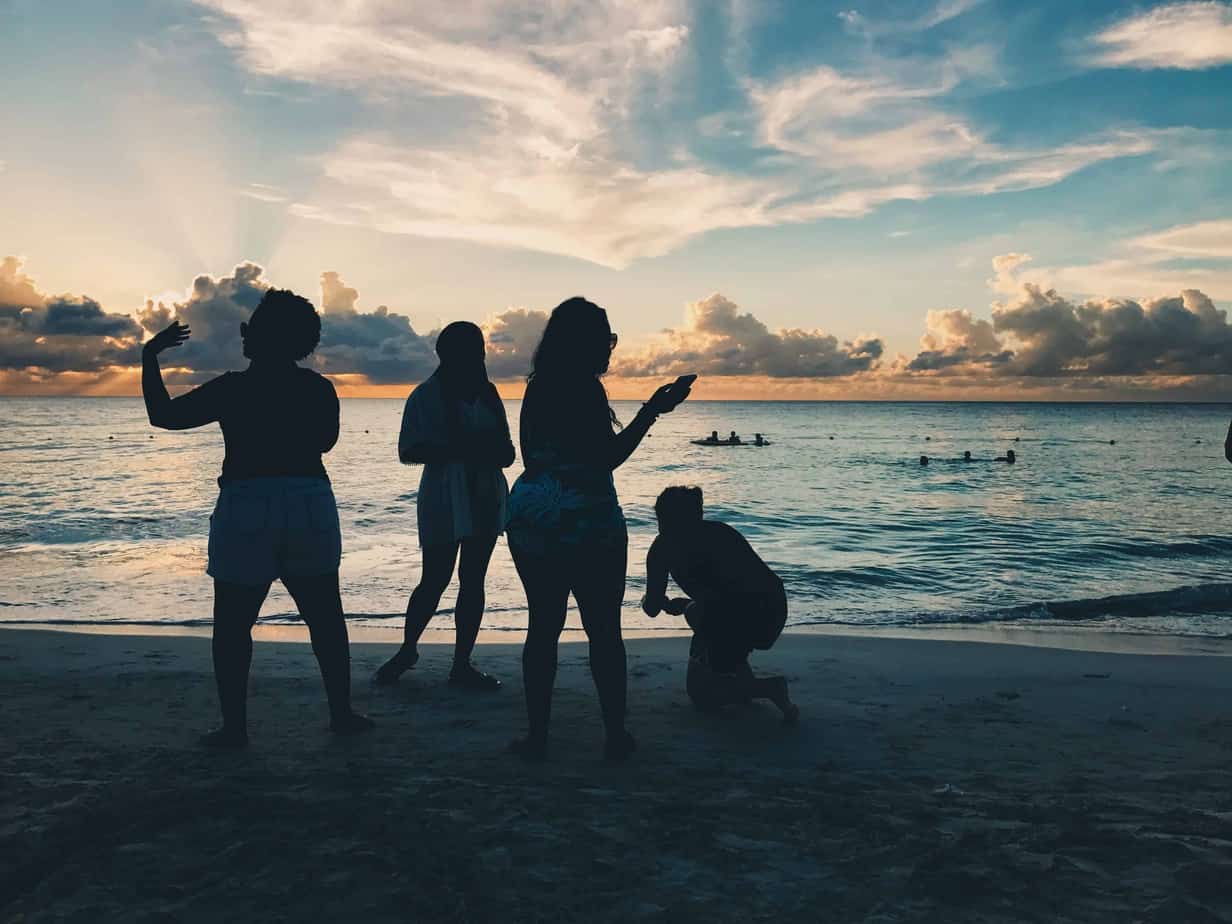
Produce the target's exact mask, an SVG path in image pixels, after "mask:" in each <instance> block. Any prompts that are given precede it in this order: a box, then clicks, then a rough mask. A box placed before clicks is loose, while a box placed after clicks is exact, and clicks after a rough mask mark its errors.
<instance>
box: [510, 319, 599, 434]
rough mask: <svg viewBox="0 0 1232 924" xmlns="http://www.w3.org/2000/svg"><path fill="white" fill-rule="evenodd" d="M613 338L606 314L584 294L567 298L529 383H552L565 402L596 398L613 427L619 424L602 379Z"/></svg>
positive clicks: (539, 350)
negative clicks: (589, 395) (585, 397)
mask: <svg viewBox="0 0 1232 924" xmlns="http://www.w3.org/2000/svg"><path fill="white" fill-rule="evenodd" d="M611 338H612V328H611V325H610V324H609V323H608V320H607V312H606V311H604V310H603V309H602V308H600V307H599V306H598V305H596V304H595V303H594V302H592V301H589V300H587V299H585V298H582V297H581V296H580V295H575V296H574V297H573V298H568V299H565V300H564V301H563V302H561V303H560V304H559V305H557V306H556V307H555V308H554V309H552V314H551V315H550V316H549V317H548V323H547V325H546V326H545V327H544V328H543V336H542V337H541V338H540V339H539V345H538V346H537V347H535V354H534V357H533V358H532V360H531V371H530V374H529V375H527V377H526V381H527V382H528V383H529V382H534V381H537V380H538V381H540V382H543V383H545V384H546V383H547V382H551V384H552V391H553V392H554V393H555V394H556V397H557V399H558V400H560V401H562V402H572V401H574V400H576V399H577V398H579V397H583V396H585V395H588V394H593V395H596V397H597V398H599V399H601V400H602V402H603V405H604V408H605V410H606V411H607V415H608V418H609V419H610V420H611V422H612V424H613V425H618V423H619V421H617V419H616V412H615V411H613V410H612V406H611V404H610V403H609V402H608V398H607V389H605V388H604V387H603V382H602V381H601V380H600V378H599V377H600V376H601V375H603V373H604V372H606V371H607V361H608V356H609V354H610V352H611V343H612V340H611Z"/></svg>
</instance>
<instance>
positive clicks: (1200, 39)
mask: <svg viewBox="0 0 1232 924" xmlns="http://www.w3.org/2000/svg"><path fill="white" fill-rule="evenodd" d="M1091 45H1092V46H1093V47H1094V50H1095V61H1096V63H1098V64H1101V65H1103V66H1105V67H1133V68H1140V69H1152V68H1179V69H1182V70H1201V69H1204V68H1209V67H1221V66H1223V65H1226V64H1232V4H1229V3H1224V2H1214V0H1206V2H1195V3H1171V4H1166V5H1164V6H1158V7H1156V8H1155V9H1152V10H1146V11H1145V12H1141V13H1135V14H1133V15H1131V16H1128V17H1126V18H1125V19H1122V20H1120V21H1118V22H1116V23H1113V24H1112V25H1111V26H1109V27H1107V28H1106V29H1104V30H1102V31H1101V32H1098V33H1096V34H1095V35H1094V36H1092V38H1091Z"/></svg>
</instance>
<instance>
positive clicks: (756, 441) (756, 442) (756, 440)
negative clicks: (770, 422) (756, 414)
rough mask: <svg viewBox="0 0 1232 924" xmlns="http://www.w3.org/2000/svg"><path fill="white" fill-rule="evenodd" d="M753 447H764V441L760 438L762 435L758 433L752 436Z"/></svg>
mask: <svg viewBox="0 0 1232 924" xmlns="http://www.w3.org/2000/svg"><path fill="white" fill-rule="evenodd" d="M753 445H754V446H765V445H766V441H765V439H763V438H762V435H761V434H760V433H754V434H753Z"/></svg>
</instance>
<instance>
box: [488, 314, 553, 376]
mask: <svg viewBox="0 0 1232 924" xmlns="http://www.w3.org/2000/svg"><path fill="white" fill-rule="evenodd" d="M547 322H548V312H546V311H539V310H536V309H528V308H510V309H509V310H507V311H503V312H501V313H499V314H495V315H493V316H492V317H490V318H488V319H487V320H486V321H484V323H483V324H482V327H483V332H484V337H485V338H486V340H487V342H488V356H487V366H488V375H489V376H491V377H492V378H494V379H502V380H508V379H517V378H523V377H525V376H526V374H527V373H529V372H530V365H531V360H532V359H533V358H534V354H535V347H537V346H538V345H539V338H540V337H541V336H542V335H543V328H544V326H545V325H546V324H547Z"/></svg>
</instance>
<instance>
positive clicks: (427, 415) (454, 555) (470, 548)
mask: <svg viewBox="0 0 1232 924" xmlns="http://www.w3.org/2000/svg"><path fill="white" fill-rule="evenodd" d="M436 355H437V356H438V357H440V365H439V366H438V367H437V370H436V371H435V372H434V373H432V375H431V376H429V377H428V379H427V380H426V381H424V382H423V383H422V384H420V385H419V386H418V387H416V388H415V390H414V391H413V392H411V395H410V397H409V398H407V399H406V408H405V410H404V411H403V414H402V431H401V433H400V434H399V436H398V458H399V459H400V460H401V461H402V462H403V463H404V464H406V465H422V466H423V474H422V475H421V476H420V479H419V493H418V495H417V499H416V514H417V524H418V528H419V545H420V547H421V549H422V551H423V571H422V573H421V575H420V579H419V584H418V586H416V588H415V590H414V591H413V592H412V593H411V599H410V601H409V602H408V603H407V606H406V627H405V630H404V635H403V642H402V647H401V648H399V649H398V652H397V653H396V654H395V655H394V656H393V657H392V658H390V659H389V660H388V661H386V662H385V663H384V664H383V665H381V668H380V670H378V671H377V672H376V677H375V680H376V682H377V683H379V684H391V683H395V682H397V680H398V678H399V677H400V676H401V675H402V674H403V673H404V672H405V671H407V670H409V669H410V668H412V667H414V666H415V662H416V661H418V660H419V649H418V645H419V638H420V636H421V635H423V632H424V629H426V628H427V626H428V621H429V620H430V619H431V618H432V617H433V615H435V613H436V610H437V607H438V606H439V605H440V602H441V595H442V594H443V593H444V592H445V588H446V587H448V586H449V582H450V580H452V579H453V573H454V566H455V564H456V565H457V569H458V599H457V602H456V603H455V604H454V629H455V641H454V650H453V668H452V669H451V670H450V672H449V682H450V683H451V684H455V685H457V686H463V687H468V688H470V689H476V690H495V689H497V688H499V687H500V681H499V680H497V679H496V678H495V677H492V676H490V675H488V674H485V673H483V672H482V671H480V670H478V669H477V668H475V667H474V666H473V665H472V664H471V660H470V659H471V653H472V652H473V651H474V649H475V639H476V638H478V637H479V624H480V622H481V621H482V620H483V607H484V591H483V585H484V580H485V579H486V577H487V572H488V562H489V561H490V560H491V558H492V550H493V548H494V547H495V546H496V539H497V537H498V536H499V535H500V534H501V532H502V531H503V529H504V526H505V503H506V499H507V497H508V494H509V487H508V485H507V484H506V482H505V476H504V474H503V473H502V471H501V469H503V468H507V467H508V466H510V465H512V464H513V458H514V452H513V440H512V439H511V438H510V436H509V421H508V420H507V419H506V417H505V406H504V405H503V404H502V403H501V400H500V395H498V394H497V393H496V387H495V386H494V385H493V384H492V383H491V382H490V381H489V380H488V373H487V368H486V367H485V365H484V342H483V331H481V330H480V329H479V327H478V326H477V325H475V324H472V323H471V322H469V321H455V322H453V323H452V324H449V325H447V326H446V327H445V329H444V330H442V331H441V332H440V334H439V336H438V337H437V338H436ZM459 556H460V557H459Z"/></svg>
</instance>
